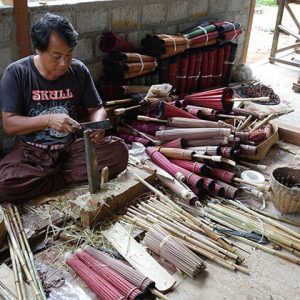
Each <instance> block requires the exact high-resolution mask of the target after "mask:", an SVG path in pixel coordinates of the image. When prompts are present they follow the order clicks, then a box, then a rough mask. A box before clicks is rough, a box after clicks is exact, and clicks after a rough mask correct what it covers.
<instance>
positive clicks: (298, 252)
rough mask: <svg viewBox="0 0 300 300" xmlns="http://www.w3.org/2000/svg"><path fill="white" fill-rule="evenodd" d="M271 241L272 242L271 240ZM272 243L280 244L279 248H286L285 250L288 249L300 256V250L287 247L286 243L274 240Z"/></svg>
mask: <svg viewBox="0 0 300 300" xmlns="http://www.w3.org/2000/svg"><path fill="white" fill-rule="evenodd" d="M271 242H272V240H271ZM274 244H276V245H278V246H280V247H281V248H283V249H285V250H287V251H289V252H291V253H293V254H295V255H297V256H299V257H300V251H298V250H295V249H293V248H291V247H288V246H286V245H284V244H282V243H279V242H276V241H274Z"/></svg>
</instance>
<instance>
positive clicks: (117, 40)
mask: <svg viewBox="0 0 300 300" xmlns="http://www.w3.org/2000/svg"><path fill="white" fill-rule="evenodd" d="M99 48H100V50H101V51H102V52H111V51H123V52H134V48H133V46H132V45H131V44H130V43H129V42H127V41H126V40H124V39H122V38H121V37H119V36H117V35H116V34H114V33H113V32H111V31H108V32H104V33H103V35H102V37H101V39H100V43H99Z"/></svg>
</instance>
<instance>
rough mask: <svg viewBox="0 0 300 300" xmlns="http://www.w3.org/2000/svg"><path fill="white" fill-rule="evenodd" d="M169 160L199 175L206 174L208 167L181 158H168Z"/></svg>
mask: <svg viewBox="0 0 300 300" xmlns="http://www.w3.org/2000/svg"><path fill="white" fill-rule="evenodd" d="M170 161H171V162H172V163H173V164H175V165H177V166H180V167H182V168H184V169H186V170H189V171H191V172H193V173H196V174H199V175H207V174H208V167H207V165H205V164H202V163H199V162H195V161H190V160H183V159H170Z"/></svg>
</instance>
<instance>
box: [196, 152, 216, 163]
mask: <svg viewBox="0 0 300 300" xmlns="http://www.w3.org/2000/svg"><path fill="white" fill-rule="evenodd" d="M192 156H193V157H195V158H201V159H208V160H212V161H217V162H222V156H219V155H213V156H210V155H204V154H199V153H196V154H193V155H192Z"/></svg>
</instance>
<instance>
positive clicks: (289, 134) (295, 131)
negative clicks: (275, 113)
mask: <svg viewBox="0 0 300 300" xmlns="http://www.w3.org/2000/svg"><path fill="white" fill-rule="evenodd" d="M273 122H274V123H275V124H276V125H277V126H278V134H279V139H281V140H283V141H285V142H288V143H291V144H294V145H300V126H297V125H296V126H293V125H289V124H287V123H285V122H283V121H276V120H275V121H273Z"/></svg>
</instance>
